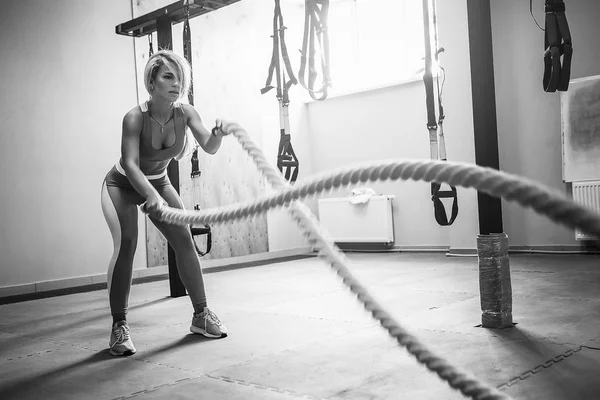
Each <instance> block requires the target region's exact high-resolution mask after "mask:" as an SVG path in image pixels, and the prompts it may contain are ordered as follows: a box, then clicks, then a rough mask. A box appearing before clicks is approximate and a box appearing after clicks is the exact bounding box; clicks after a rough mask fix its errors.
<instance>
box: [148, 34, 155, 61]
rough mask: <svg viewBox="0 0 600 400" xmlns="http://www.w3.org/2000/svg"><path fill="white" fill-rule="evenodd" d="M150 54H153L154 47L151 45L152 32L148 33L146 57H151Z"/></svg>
mask: <svg viewBox="0 0 600 400" xmlns="http://www.w3.org/2000/svg"><path fill="white" fill-rule="evenodd" d="M152 54H154V48H153V46H152V34H151V33H150V34H149V35H148V57H152Z"/></svg>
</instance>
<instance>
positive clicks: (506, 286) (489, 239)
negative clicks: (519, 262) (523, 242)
mask: <svg viewBox="0 0 600 400" xmlns="http://www.w3.org/2000/svg"><path fill="white" fill-rule="evenodd" d="M477 256H478V258H479V291H480V296H481V325H482V326H483V327H484V328H498V329H502V328H510V327H512V326H513V319H512V287H511V281H510V263H509V258H508V236H507V235H506V234H505V233H492V234H489V235H477Z"/></svg>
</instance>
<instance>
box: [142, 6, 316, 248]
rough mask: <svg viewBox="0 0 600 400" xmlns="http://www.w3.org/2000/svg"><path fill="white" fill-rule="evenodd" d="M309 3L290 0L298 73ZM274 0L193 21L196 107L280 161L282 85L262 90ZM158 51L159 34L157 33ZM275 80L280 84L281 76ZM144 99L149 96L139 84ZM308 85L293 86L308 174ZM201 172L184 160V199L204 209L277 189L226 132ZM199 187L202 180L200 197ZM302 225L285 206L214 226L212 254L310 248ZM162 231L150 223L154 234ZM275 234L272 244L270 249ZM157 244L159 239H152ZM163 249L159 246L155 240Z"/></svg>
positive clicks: (177, 41)
mask: <svg viewBox="0 0 600 400" xmlns="http://www.w3.org/2000/svg"><path fill="white" fill-rule="evenodd" d="M169 3H171V1H169V0H143V1H138V2H135V3H134V15H135V16H139V15H142V14H145V13H148V12H150V11H153V10H155V9H157V8H160V7H163V6H165V5H167V4H169ZM303 6H304V4H303V3H300V2H297V1H285V2H282V4H281V7H282V15H283V18H284V22H285V26H286V28H287V30H286V44H287V46H288V51H289V55H290V59H291V64H292V67H293V69H294V71H297V67H298V65H299V63H298V62H299V56H298V54H299V53H298V51H296V50H297V49H298V48H300V45H301V43H302V31H303V22H304V8H303ZM273 12H274V3H273V2H271V1H263V0H243V1H240V2H236V3H234V4H231V5H229V6H227V7H223V8H221V9H218V10H216V11H213V12H210V13H207V14H204V15H200V16H198V17H195V18H193V19H192V20H190V30H191V33H192V39H191V40H192V64H193V70H194V93H195V96H194V97H195V98H194V105H195V107H196V109H198V110H199V112H200V115H201V116H202V118H203V120H204V122H205V124H206V125H207V126H209V127H210V126H212V124H213V121H214V120H215V118H223V119H226V120H229V121H235V122H238V123H239V124H240V125H241V126H242V127H243V128H244V129H245V130H246V131H247V132H248V134H249V135H250V137H251V138H252V140H253V141H254V142H255V143H256V144H257V145H258V146H259V147H261V149H262V150H263V152H264V153H265V155H266V156H267V159H268V160H269V161H270V162H272V165H273V166H275V164H276V154H277V146H278V144H279V111H278V102H277V99H276V96H275V93H276V92H275V90H274V89H273V90H271V91H270V92H268V93H266V94H264V95H262V94H261V92H260V89H261V88H263V87H264V85H265V81H266V78H267V72H268V68H269V64H270V61H271V54H272V39H271V35H272V34H273V24H272V20H273ZM182 29H183V24H177V25H174V26H173V49H174V51H175V52H177V53H179V54H183V51H182V46H183V45H182ZM153 38H154V43H155V47H154V50H156V43H157V40H156V35H153ZM147 54H148V39H147V38H140V39H137V40H136V57H137V61H138V76H139V77H140V78H141V75H142V71H143V67H144V65H145V63H146V61H147ZM271 85H276V80H275V77H274V78H273V81H272V82H271ZM139 90H140V99H142V100H144V99H146V98H147V96H148V95H147V93H146V92H145V89H144V88H143V85H142V84H141V80H140V85H139ZM299 91H300V88H298V87H297V86H295V87H292V88H291V90H290V98H291V100H292V102H291V104H290V107H289V109H290V124H291V132H292V138H293V139H292V143H293V145H294V150H295V152H296V154H297V156H298V158H299V159H300V160H301V164H302V165H301V169H300V177H302V176H306V174H307V173H309V172H310V169H309V168H307V163H306V160H307V158H308V156H307V155H306V154H305V152H306V150H307V146H305V145H303V143H302V142H304V140H303V138H302V137H298V136H297V135H296V133H297V131H298V130H297V127H298V125H299V124H302V123H303V121H304V119H303V118H302V115H303V109H304V104H303V102H302V101H299V98H298V95H300V96H301V94H300V93H299ZM199 155H200V156H199V161H200V170H201V171H202V175H201V176H200V178H197V179H195V180H194V181H192V180H191V179H190V177H189V160H188V159H186V160H183V161H182V162H181V163H180V186H181V190H182V191H181V194H182V198H183V200H184V203H185V204H186V206H187V207H188V208H191V205H192V204H193V203H199V204H200V205H201V207H202V209H208V208H213V207H218V206H224V205H228V204H232V203H238V202H242V201H249V200H250V199H252V198H256V197H258V196H260V195H263V194H264V193H266V192H267V191H269V190H270V189H269V186H268V185H265V183H264V181H263V180H262V177H261V175H260V172H259V171H258V169H257V168H256V166H255V165H254V163H253V161H252V160H250V159H249V157H248V156H247V154H246V153H245V151H243V150H242V149H241V146H240V145H239V144H238V143H237V141H236V140H235V139H234V138H226V139H225V140H224V142H223V145H222V147H221V149H220V150H219V152H218V153H217V154H215V155H212V156H208V155H205V154H203V153H202V151H200V153H199ZM193 185H197V186H198V190H197V194H196V195H195V196H193V195H192V188H193ZM295 225H296V224H295V223H294V222H293V221H291V220H290V219H289V217H288V215H287V211H285V210H282V209H277V210H272V211H270V212H268V213H267V215H266V216H265V215H258V216H255V217H253V218H252V219H251V220H250V221H235V222H227V223H225V224H214V225H213V226H212V230H213V250H212V251H211V253H210V254H209V255H207V256H206V257H205V258H206V259H209V258H223V257H231V256H241V255H246V254H253V253H257V252H263V251H267V250H270V251H275V250H283V249H290V248H298V247H303V246H305V245H306V244H305V241H304V239H303V238H302V237H301V235H300V234H299V232H298V230H297V228H296V227H295ZM152 236H154V235H153V234H152V229H151V227H149V231H148V237H149V239H150V238H151V237H152ZM267 240H268V247H267ZM149 244H150V245H151V246H153V245H152V244H151V243H149ZM153 247H156V246H153Z"/></svg>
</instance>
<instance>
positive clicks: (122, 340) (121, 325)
mask: <svg viewBox="0 0 600 400" xmlns="http://www.w3.org/2000/svg"><path fill="white" fill-rule="evenodd" d="M108 345H109V346H110V350H109V353H110V354H111V355H113V356H130V355H132V354H135V351H136V350H135V346H134V345H133V341H132V340H131V331H130V330H129V325H128V324H127V321H119V322H115V323H114V325H113V327H112V332H111V333H110V340H109V342H108Z"/></svg>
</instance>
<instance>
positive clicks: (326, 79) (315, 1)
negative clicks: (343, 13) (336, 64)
mask: <svg viewBox="0 0 600 400" xmlns="http://www.w3.org/2000/svg"><path fill="white" fill-rule="evenodd" d="M319 4H320V5H321V8H319ZM328 14H329V0H306V2H305V6H304V38H303V40H302V50H300V54H301V56H300V70H299V72H298V78H299V79H300V84H301V85H302V86H303V87H304V88H305V89H307V90H308V93H309V94H310V97H312V98H313V100H325V99H326V98H327V90H328V88H329V87H331V76H330V71H329V33H328V27H327V17H328ZM317 40H318V42H319V54H320V58H321V72H322V81H321V87H320V88H319V89H315V81H316V80H317V69H316V68H315V53H316V51H315V41H317ZM307 61H308V85H307V84H306V81H305V75H306V64H307ZM317 94H320V96H317Z"/></svg>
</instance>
